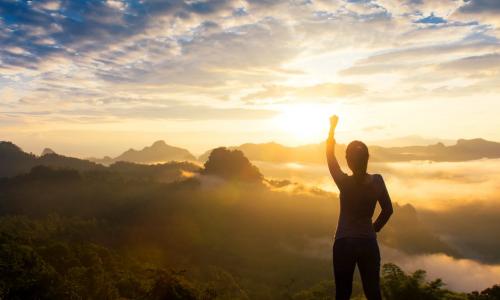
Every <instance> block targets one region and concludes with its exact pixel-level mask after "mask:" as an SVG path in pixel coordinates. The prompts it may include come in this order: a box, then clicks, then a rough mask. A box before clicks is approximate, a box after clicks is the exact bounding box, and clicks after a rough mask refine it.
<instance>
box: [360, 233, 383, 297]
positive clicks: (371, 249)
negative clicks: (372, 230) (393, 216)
mask: <svg viewBox="0 0 500 300" xmlns="http://www.w3.org/2000/svg"><path fill="white" fill-rule="evenodd" d="M360 242H361V243H362V245H360V247H359V248H358V268H359V273H360V275H361V281H362V282H363V290H364V292H365V296H366V299H368V300H381V299H382V296H381V294H380V252H379V248H378V244H377V240H375V239H366V240H362V241H361V240H360Z"/></svg>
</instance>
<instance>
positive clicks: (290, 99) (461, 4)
mask: <svg viewBox="0 0 500 300" xmlns="http://www.w3.org/2000/svg"><path fill="white" fill-rule="evenodd" d="M99 5H100V7H98V8H95V7H94V8H92V7H90V6H89V4H87V3H86V2H80V1H75V2H71V3H62V2H59V1H48V2H44V3H39V2H23V1H20V2H16V3H5V4H1V5H0V16H1V18H0V25H1V26H0V43H1V44H2V45H3V46H2V49H1V50H0V139H1V140H11V141H13V142H14V143H16V144H18V145H20V146H21V147H22V148H23V149H25V150H26V151H33V152H37V153H38V152H39V151H41V150H42V149H43V148H44V147H52V148H54V150H56V151H58V152H61V153H67V154H71V155H77V156H90V155H97V156H101V155H116V154H118V153H120V152H122V151H123V150H126V149H128V148H130V147H135V148H142V147H143V146H145V145H147V144H151V143H152V142H153V141H155V140H158V139H164V140H165V141H166V142H167V143H169V144H173V145H178V146H182V147H187V148H189V149H190V150H191V151H193V152H195V153H201V152H203V151H204V150H206V149H209V148H211V147H214V146H219V145H234V144H241V143H244V142H267V141H272V140H274V141H277V142H281V143H284V144H289V145H296V144H304V143H313V142H318V141H320V140H321V139H322V138H323V136H324V134H325V133H326V131H327V128H326V127H327V126H328V119H327V118H328V116H329V115H330V114H331V113H336V114H339V115H340V117H341V123H340V125H339V140H340V141H348V140H351V139H354V138H356V139H362V140H367V141H379V140H389V139H392V138H397V137H402V136H408V135H418V136H422V137H427V138H444V139H457V138H462V137H463V138H474V137H483V138H487V139H492V140H500V131H498V128H500V118H498V116H497V115H498V112H500V102H499V101H498V92H499V89H500V76H499V72H500V52H499V50H500V42H499V39H498V38H499V37H500V29H499V25H500V2H498V1H478V0H471V1H467V2H465V1H429V0H427V1H414V0H411V1H406V2H404V1H396V0H379V1H290V2H287V1H271V2H269V1H258V0H253V1H223V0H220V1H208V2H205V1H186V2H183V3H181V2H178V3H176V4H171V5H167V2H165V3H150V2H148V1H145V2H137V1H118V0H115V1H104V2H102V3H101V4H99ZM417 142H421V141H418V140H417V139H415V143H417Z"/></svg>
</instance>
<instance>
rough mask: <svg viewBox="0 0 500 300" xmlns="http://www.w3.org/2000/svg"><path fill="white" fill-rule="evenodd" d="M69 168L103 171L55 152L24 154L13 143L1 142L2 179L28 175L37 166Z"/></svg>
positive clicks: (0, 169)
mask: <svg viewBox="0 0 500 300" xmlns="http://www.w3.org/2000/svg"><path fill="white" fill-rule="evenodd" d="M39 165H43V166H48V167H53V168H68V169H75V170H78V171H89V170H102V169H103V168H104V167H103V166H102V165H99V164H96V163H94V162H91V161H88V160H83V159H78V158H74V157H67V156H63V155H59V154H56V153H54V152H48V151H44V155H43V156H36V155H33V154H29V153H26V152H24V151H23V150H22V149H21V148H19V147H18V146H16V145H15V144H13V143H11V142H0V178H1V177H10V176H15V175H19V174H23V173H27V172H29V171H30V170H31V168H33V167H35V166H39Z"/></svg>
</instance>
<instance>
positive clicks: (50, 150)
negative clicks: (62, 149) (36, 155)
mask: <svg viewBox="0 0 500 300" xmlns="http://www.w3.org/2000/svg"><path fill="white" fill-rule="evenodd" d="M47 154H56V152H55V151H54V150H52V149H50V148H45V149H43V151H42V154H41V155H40V156H44V155H47Z"/></svg>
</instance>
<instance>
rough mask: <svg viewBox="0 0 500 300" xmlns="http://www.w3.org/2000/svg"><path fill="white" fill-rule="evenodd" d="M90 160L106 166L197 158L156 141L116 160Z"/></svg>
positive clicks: (128, 152)
mask: <svg viewBox="0 0 500 300" xmlns="http://www.w3.org/2000/svg"><path fill="white" fill-rule="evenodd" d="M89 160H91V161H94V162H97V163H101V164H104V165H109V164H112V163H114V162H118V161H127V162H134V163H142V164H153V163H158V162H167V161H186V160H191V161H195V160H196V157H195V156H194V155H192V154H191V153H190V152H189V151H188V150H186V149H183V148H179V147H174V146H170V145H167V144H166V143H165V142H164V141H156V142H154V143H153V144H152V145H151V146H149V147H144V148H143V149H142V150H135V149H129V150H127V151H125V152H123V153H122V154H121V155H119V156H117V157H115V158H111V157H109V156H106V157H104V158H102V159H99V158H89Z"/></svg>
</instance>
